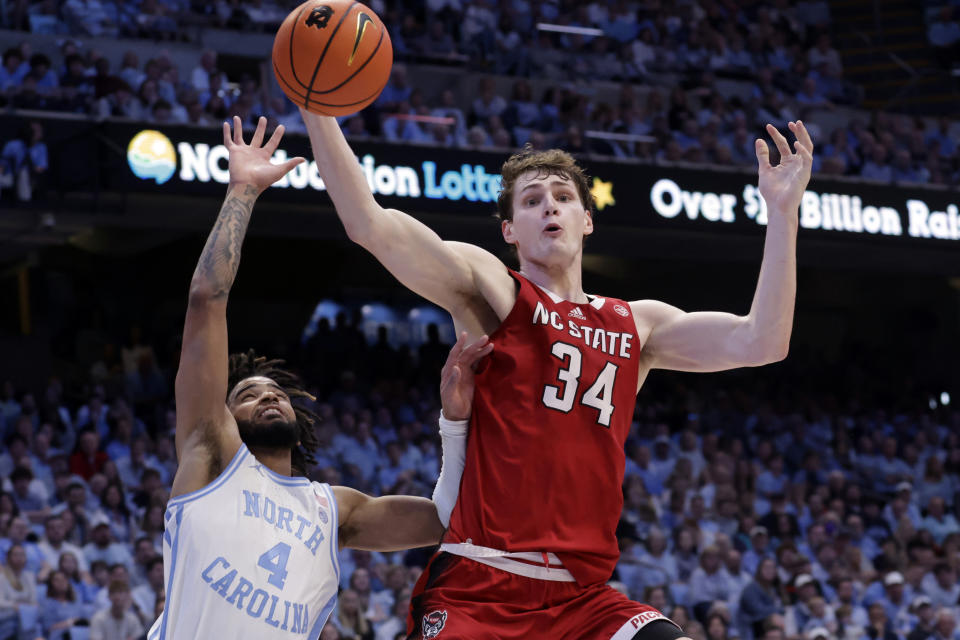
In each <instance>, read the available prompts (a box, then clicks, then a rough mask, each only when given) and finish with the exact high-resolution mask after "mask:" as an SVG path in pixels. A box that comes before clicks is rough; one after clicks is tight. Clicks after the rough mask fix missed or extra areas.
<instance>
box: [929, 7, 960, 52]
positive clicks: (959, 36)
mask: <svg viewBox="0 0 960 640" xmlns="http://www.w3.org/2000/svg"><path fill="white" fill-rule="evenodd" d="M927 38H928V39H929V40H930V44H932V45H933V46H934V47H936V48H938V49H946V50H949V49H950V48H951V47H953V46H954V45H956V44H957V43H958V42H960V24H958V23H957V21H956V20H954V19H953V9H952V8H951V7H950V5H947V4H945V5H943V6H942V7H940V11H939V12H938V13H937V17H936V19H934V20H933V21H932V22H931V23H930V26H929V27H928V28H927Z"/></svg>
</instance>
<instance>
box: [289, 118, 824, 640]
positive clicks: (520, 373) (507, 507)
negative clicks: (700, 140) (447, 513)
mask: <svg viewBox="0 0 960 640" xmlns="http://www.w3.org/2000/svg"><path fill="white" fill-rule="evenodd" d="M301 114H302V116H303V118H304V121H305V123H306V125H307V130H308V131H309V133H310V139H311V142H312V145H313V151H314V156H315V158H316V162H317V167H318V169H319V172H320V175H321V177H322V178H323V179H324V182H325V183H326V185H327V189H328V190H329V192H330V196H331V198H332V199H333V202H334V204H335V205H336V207H337V212H338V214H339V216H340V218H341V220H342V221H343V224H344V227H345V228H346V231H347V234H348V235H349V236H350V238H351V239H352V240H353V241H355V242H357V243H359V244H360V245H362V246H363V247H365V248H366V249H367V250H369V251H370V252H371V253H372V254H373V255H374V256H375V257H376V258H377V259H378V260H380V262H381V263H383V265H384V266H386V267H387V269H388V270H389V271H390V272H391V273H392V274H393V275H394V276H396V277H397V279H399V280H400V282H402V283H403V284H405V285H406V286H407V287H409V288H410V289H411V290H413V291H415V292H417V293H418V294H420V295H422V296H423V297H425V298H427V299H428V300H431V301H432V302H435V303H436V304H438V305H440V306H442V307H443V308H445V309H447V310H448V311H449V312H450V314H451V315H452V316H453V320H454V324H455V325H456V327H457V330H458V331H466V332H468V334H469V335H470V336H472V337H474V338H476V337H479V336H481V335H489V336H490V338H491V341H492V342H493V343H494V345H495V348H494V351H493V354H492V355H491V356H490V357H489V358H488V359H487V361H486V362H485V363H484V364H482V365H481V367H480V369H478V372H477V378H476V382H477V388H476V392H475V395H474V402H473V408H472V413H471V416H470V435H469V439H468V444H467V461H466V466H465V468H464V473H463V480H462V481H461V488H460V496H459V499H458V502H457V504H456V507H455V509H454V513H453V516H452V518H451V522H450V528H449V530H448V532H447V534H446V536H445V538H444V544H443V545H442V547H441V551H440V552H439V553H438V555H436V556H434V558H433V559H432V560H431V563H430V565H429V566H428V567H427V570H426V571H424V573H423V576H422V577H421V580H420V582H419V583H418V585H417V588H416V590H415V593H414V598H413V601H412V603H411V617H410V620H409V623H408V627H409V628H408V632H409V638H411V639H419V638H433V637H440V638H450V639H466V638H469V639H471V640H477V639H484V640H487V639H489V640H495V639H496V640H512V639H520V638H570V639H573V638H603V639H606V638H611V639H615V640H629V639H631V638H637V639H639V640H671V639H672V638H677V637H680V636H682V635H683V634H682V632H681V631H680V630H679V629H678V628H677V627H676V626H675V625H673V624H672V623H670V622H669V621H668V620H667V619H666V618H665V617H664V616H663V615H662V614H661V613H660V612H658V611H656V610H655V609H653V608H651V607H648V606H646V605H641V604H638V603H635V602H632V601H630V600H628V599H627V598H625V597H623V596H621V595H620V594H618V593H617V592H615V591H614V590H613V589H611V588H609V587H607V586H606V585H605V582H606V581H607V580H608V579H609V577H610V575H611V573H612V571H613V569H614V566H615V564H616V561H617V557H618V551H617V544H616V538H615V529H616V524H617V521H618V519H619V516H620V511H621V508H622V504H623V501H622V493H621V489H620V486H621V482H622V478H623V470H624V464H625V459H624V450H623V446H624V442H625V440H626V437H627V433H628V430H629V427H630V420H631V417H632V415H633V407H634V402H635V398H636V392H637V390H638V389H639V387H640V385H641V384H642V383H643V381H644V379H645V378H646V376H647V374H648V373H649V372H650V370H651V369H674V370H682V371H720V370H724V369H732V368H736V367H746V366H759V365H763V364H767V363H771V362H775V361H778V360H781V359H783V358H784V357H785V356H786V354H787V349H788V345H789V341H790V333H791V330H792V325H793V308H794V298H795V295H796V235H797V227H798V209H799V205H800V200H801V198H802V196H803V193H804V190H805V188H806V185H807V183H808V182H809V179H810V167H811V163H812V158H813V156H812V153H813V143H812V141H811V139H810V136H809V134H808V133H807V130H806V129H805V128H804V126H803V124H802V123H800V122H799V121H798V122H791V123H789V125H788V126H789V128H790V130H791V131H792V132H793V133H794V134H795V135H796V137H797V143H796V146H795V151H791V149H790V146H789V144H788V143H787V140H786V139H785V138H784V137H783V136H782V135H781V134H780V133H779V132H778V131H777V130H776V128H774V127H773V126H772V125H767V132H768V133H769V134H770V136H771V138H772V139H773V141H774V143H775V144H776V146H777V148H778V150H779V152H780V156H781V161H780V163H779V164H778V165H777V166H776V167H774V166H771V165H770V162H769V150H768V147H767V145H766V143H764V142H763V141H762V140H757V142H756V153H757V160H758V161H759V175H760V178H759V186H760V193H761V194H762V195H763V197H764V199H765V201H766V204H767V208H768V220H769V222H768V224H767V232H766V240H765V245H764V256H763V263H762V265H761V269H760V277H759V281H758V283H757V288H756V294H755V296H754V299H753V304H752V306H751V308H750V312H749V313H748V314H747V315H744V316H738V315H733V314H729V313H720V312H695V313H687V312H684V311H682V310H680V309H677V308H676V307H673V306H670V305H668V304H665V303H663V302H658V301H654V300H638V301H633V302H624V301H621V300H616V299H613V298H603V297H595V296H590V295H587V294H586V293H584V291H583V286H582V269H581V261H582V257H583V241H584V237H585V236H587V235H590V234H591V233H593V198H592V196H591V195H590V189H589V186H588V184H587V179H586V176H585V175H584V174H583V171H582V170H581V169H580V168H579V167H578V166H577V165H576V163H575V162H574V160H573V158H571V157H570V156H569V155H568V154H566V153H564V152H562V151H557V150H552V151H545V152H530V151H526V152H524V153H521V154H519V155H516V156H513V157H511V158H510V159H509V160H508V161H507V162H506V163H505V164H504V166H503V190H502V192H501V193H500V196H499V198H498V202H497V204H498V210H499V213H500V217H501V219H502V232H503V238H504V240H506V242H508V243H509V244H512V245H513V246H514V247H516V250H517V254H518V258H519V263H520V270H519V272H514V271H511V270H510V269H508V268H507V267H506V266H505V265H504V264H503V263H502V262H501V261H500V260H498V259H497V258H496V257H494V256H493V255H492V254H490V253H488V252H487V251H485V250H483V249H481V248H479V247H476V246H473V245H470V244H464V243H459V242H444V241H443V240H441V239H440V238H439V237H438V236H437V235H436V234H435V233H434V232H433V231H431V230H430V229H429V228H428V227H426V226H425V225H423V224H422V223H420V222H419V221H417V220H416V219H414V218H412V217H410V216H408V215H406V214H404V213H402V212H400V211H396V210H392V209H383V208H381V207H380V206H379V205H378V204H377V203H376V201H375V200H374V198H373V195H372V194H371V191H370V188H369V186H368V185H367V182H366V180H365V178H364V176H363V173H362V172H361V170H360V167H359V165H358V164H357V162H356V159H355V156H354V154H353V153H352V152H351V150H350V148H349V146H348V145H347V142H346V140H345V139H344V138H343V135H342V134H341V132H340V128H339V127H338V126H337V123H336V121H335V120H334V119H333V118H326V117H323V116H317V115H314V114H310V113H307V112H304V111H302V110H301ZM447 417H448V418H462V417H464V416H447Z"/></svg>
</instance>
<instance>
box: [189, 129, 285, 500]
mask: <svg viewBox="0 0 960 640" xmlns="http://www.w3.org/2000/svg"><path fill="white" fill-rule="evenodd" d="M233 127H234V128H233V134H232V135H231V132H230V125H229V124H227V123H224V124H223V143H224V145H226V147H227V150H228V151H229V152H230V185H229V187H227V195H226V198H225V199H224V201H223V206H222V207H221V208H220V213H219V215H218V216H217V221H216V223H215V224H214V227H213V230H212V231H211V232H210V235H209V236H208V237H207V243H206V245H205V246H204V248H203V253H201V254H200V260H199V261H198V262H197V268H196V270H195V271H194V272H193V278H192V280H191V281H190V295H189V298H188V301H187V317H186V320H185V321H184V326H183V346H182V347H181V352H180V368H179V369H178V370H177V379H176V387H175V391H176V402H177V427H176V439H175V442H176V448H177V458H178V460H179V462H180V464H179V468H178V470H177V475H176V477H175V478H174V482H173V493H172V495H173V496H177V495H181V494H183V493H189V492H190V491H195V490H196V489H199V488H201V487H203V486H205V485H206V484H207V483H208V482H209V481H210V480H211V479H212V477H211V473H213V476H214V477H215V476H216V473H219V469H221V468H222V466H223V465H225V464H227V463H228V462H229V461H230V457H232V456H233V454H234V453H236V451H237V449H238V448H239V447H240V435H239V433H238V431H237V424H236V422H235V421H234V419H233V416H232V415H231V414H230V412H229V411H228V410H227V405H226V398H227V391H228V390H227V377H228V369H229V364H228V357H229V354H228V347H227V297H228V295H229V293H230V288H231V287H232V286H233V280H234V278H235V277H236V275H237V268H238V267H239V266H240V247H241V246H242V244H243V238H244V236H245V235H246V233H247V225H248V224H249V222H250V215H251V213H252V212H253V205H254V203H255V202H256V200H257V198H258V197H259V195H260V194H261V193H263V191H264V190H265V189H266V188H267V187H269V186H270V185H271V184H273V183H274V182H276V181H277V180H279V179H280V178H281V177H283V175H284V174H286V173H287V172H288V171H289V170H290V169H292V168H293V167H294V166H296V165H297V164H299V163H300V162H303V158H293V159H291V160H288V161H287V162H285V163H283V164H281V165H273V164H270V157H271V156H272V155H273V152H274V151H276V149H277V146H278V145H279V144H280V139H281V138H282V137H283V127H282V126H281V127H277V130H276V131H274V133H273V136H272V137H271V138H270V140H269V141H268V142H267V143H266V145H264V144H263V138H264V133H265V131H266V128H267V121H266V119H265V118H260V122H259V123H258V124H257V130H256V132H255V133H254V134H253V140H252V141H251V143H250V144H249V145H247V144H245V143H244V142H243V132H242V130H241V124H240V119H239V118H236V117H234V120H233Z"/></svg>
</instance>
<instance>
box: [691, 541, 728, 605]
mask: <svg viewBox="0 0 960 640" xmlns="http://www.w3.org/2000/svg"><path fill="white" fill-rule="evenodd" d="M733 587H734V584H733V582H732V581H731V579H730V574H729V573H727V569H726V568H725V567H724V566H723V563H722V559H721V558H720V550H719V549H718V548H717V547H716V546H714V545H708V546H707V547H705V548H704V549H703V552H702V553H701V554H700V566H699V567H697V568H696V569H694V570H693V573H691V574H690V590H689V591H688V593H687V600H688V602H690V604H692V605H693V607H694V608H695V609H703V610H704V611H706V609H709V608H710V606H711V605H712V604H713V603H714V602H716V601H718V600H719V601H721V602H727V600H728V598H730V597H731V595H732V594H733V591H734V589H733Z"/></svg>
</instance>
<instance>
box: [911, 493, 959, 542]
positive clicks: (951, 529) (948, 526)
mask: <svg viewBox="0 0 960 640" xmlns="http://www.w3.org/2000/svg"><path fill="white" fill-rule="evenodd" d="M920 526H921V528H923V529H926V530H927V531H929V532H930V533H931V535H933V539H934V540H936V542H937V544H940V543H941V542H943V540H944V538H946V537H947V536H948V535H950V534H951V533H960V524H958V523H957V519H956V518H955V517H954V516H953V514H952V513H947V512H946V503H945V502H944V500H943V498H941V497H940V496H934V497H932V498H930V505H929V507H928V513H927V517H926V518H924V519H923V522H922V523H921V525H920Z"/></svg>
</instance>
